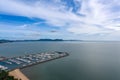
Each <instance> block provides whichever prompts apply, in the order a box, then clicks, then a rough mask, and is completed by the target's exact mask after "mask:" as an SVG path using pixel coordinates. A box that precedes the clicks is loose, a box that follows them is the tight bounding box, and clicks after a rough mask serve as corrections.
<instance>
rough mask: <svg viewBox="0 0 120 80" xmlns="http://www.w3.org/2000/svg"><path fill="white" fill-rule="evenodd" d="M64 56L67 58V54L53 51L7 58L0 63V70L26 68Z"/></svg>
mask: <svg viewBox="0 0 120 80" xmlns="http://www.w3.org/2000/svg"><path fill="white" fill-rule="evenodd" d="M65 56H68V53H66V52H57V51H55V52H45V53H37V54H28V55H24V56H18V57H13V58H7V59H5V60H2V61H0V69H2V70H7V71H12V70H15V69H22V68H26V67H29V66H33V65H36V64H39V63H44V62H47V61H51V60H54V59H58V58H62V57H65Z"/></svg>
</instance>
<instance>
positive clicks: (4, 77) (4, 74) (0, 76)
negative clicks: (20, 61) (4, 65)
mask: <svg viewBox="0 0 120 80" xmlns="http://www.w3.org/2000/svg"><path fill="white" fill-rule="evenodd" d="M0 80H18V79H15V78H14V77H13V76H9V72H8V71H5V70H0Z"/></svg>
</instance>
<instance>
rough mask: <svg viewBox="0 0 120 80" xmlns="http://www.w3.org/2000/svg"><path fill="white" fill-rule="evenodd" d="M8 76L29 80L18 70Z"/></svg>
mask: <svg viewBox="0 0 120 80" xmlns="http://www.w3.org/2000/svg"><path fill="white" fill-rule="evenodd" d="M9 75H10V76H14V77H15V78H17V79H21V80H29V79H28V78H27V77H26V76H25V75H24V74H23V73H22V72H21V71H20V70H19V69H15V70H13V71H10V72H9Z"/></svg>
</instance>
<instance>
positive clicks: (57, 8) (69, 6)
mask: <svg viewBox="0 0 120 80" xmlns="http://www.w3.org/2000/svg"><path fill="white" fill-rule="evenodd" d="M40 38H52V39H55V38H59V39H82V40H120V3H119V0H0V39H21V40H22V39H40Z"/></svg>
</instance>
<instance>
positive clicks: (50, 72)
mask: <svg viewBox="0 0 120 80" xmlns="http://www.w3.org/2000/svg"><path fill="white" fill-rule="evenodd" d="M48 51H65V52H68V53H69V54H70V56H68V57H64V58H61V59H57V60H54V61H50V62H46V63H43V64H39V65H35V66H32V67H29V68H25V69H24V70H22V71H23V72H24V73H25V74H26V75H27V76H28V77H29V78H30V80H120V42H15V43H5V44H0V55H2V56H6V57H12V56H19V55H24V54H29V53H39V52H48Z"/></svg>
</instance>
